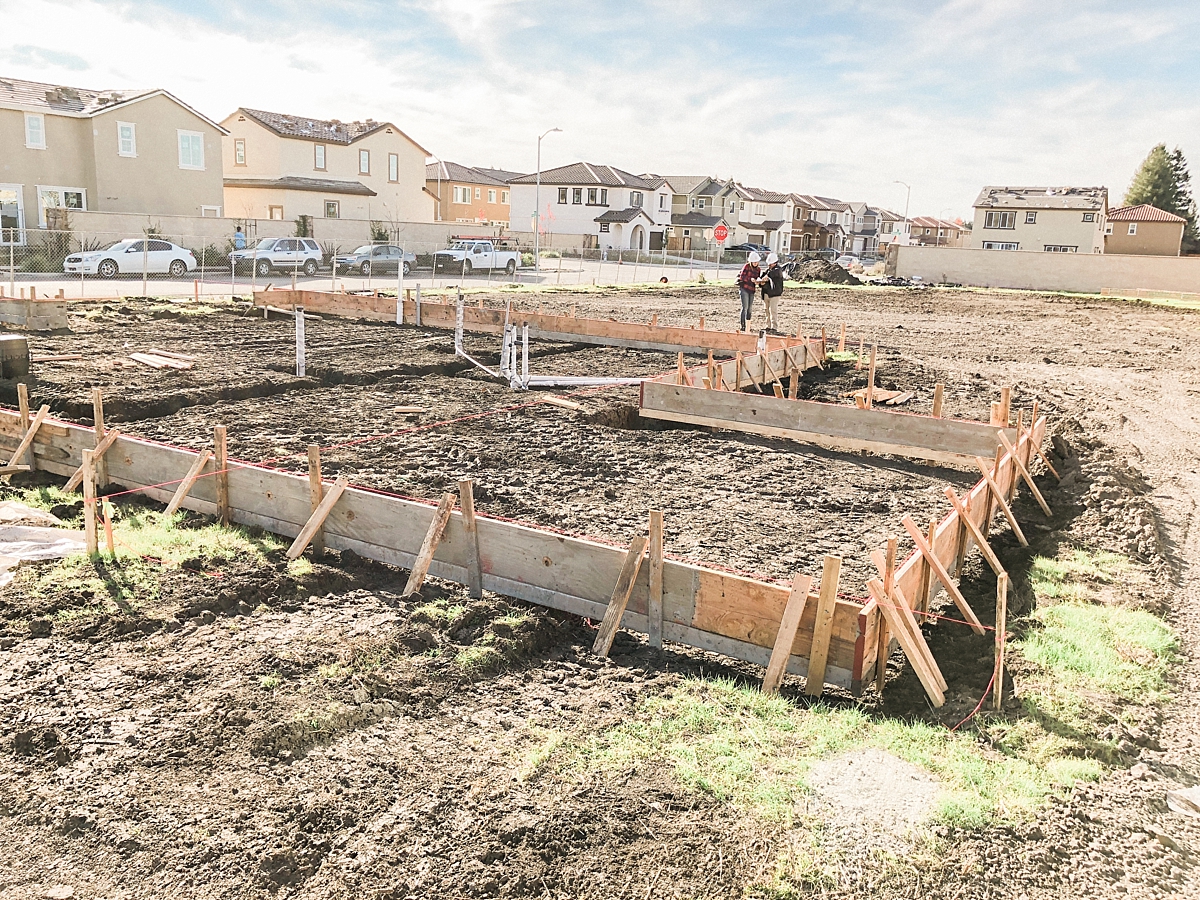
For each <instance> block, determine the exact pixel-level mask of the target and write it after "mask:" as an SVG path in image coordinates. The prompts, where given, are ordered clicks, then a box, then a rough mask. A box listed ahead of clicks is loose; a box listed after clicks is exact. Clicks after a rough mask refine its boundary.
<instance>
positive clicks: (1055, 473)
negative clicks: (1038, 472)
mask: <svg viewBox="0 0 1200 900" xmlns="http://www.w3.org/2000/svg"><path fill="white" fill-rule="evenodd" d="M1042 418H1043V419H1045V417H1044V416H1043V417H1042ZM1030 421H1031V422H1032V424H1031V425H1030V426H1029V443H1030V445H1031V446H1032V447H1033V449H1034V450H1035V451H1037V455H1038V456H1040V457H1041V458H1042V462H1043V463H1045V464H1046V468H1047V469H1049V470H1050V474H1051V475H1053V476H1054V477H1055V478H1056V479H1058V480H1059V481H1062V476H1060V475H1059V474H1058V470H1057V469H1056V468H1054V466H1052V465H1051V464H1050V460H1048V459H1046V454H1045V453H1043V452H1042V448H1041V447H1039V446H1038V444H1037V442H1036V441H1035V440H1034V439H1033V433H1034V431H1036V430H1037V412H1036V410H1035V411H1034V414H1033V416H1031V417H1030Z"/></svg>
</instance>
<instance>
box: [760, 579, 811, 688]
mask: <svg viewBox="0 0 1200 900" xmlns="http://www.w3.org/2000/svg"><path fill="white" fill-rule="evenodd" d="M811 587H812V576H811V575H797V576H796V577H795V579H794V580H793V581H792V591H791V593H790V594H788V599H787V606H785V607H784V608H783V618H782V619H781V620H780V622H779V631H777V632H776V633H775V645H774V647H773V648H772V649H771V659H770V661H769V662H768V663H767V674H766V675H764V676H763V683H762V691H763V693H764V694H773V693H775V692H776V691H778V690H779V685H780V683H781V682H782V681H783V673H784V672H786V671H787V663H788V659H789V658H790V657H791V655H792V644H794V643H795V642H796V631H797V630H798V629H799V628H800V620H801V619H802V618H803V617H804V605H805V604H806V603H807V602H808V591H809V589H810V588H811ZM809 675H810V676H811V675H812V672H811V670H810V671H809Z"/></svg>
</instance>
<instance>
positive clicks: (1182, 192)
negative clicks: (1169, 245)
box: [1125, 144, 1200, 253]
mask: <svg viewBox="0 0 1200 900" xmlns="http://www.w3.org/2000/svg"><path fill="white" fill-rule="evenodd" d="M1191 181H1192V176H1191V174H1190V173H1189V172H1188V166H1187V160H1186V159H1184V156H1183V151H1182V150H1180V149H1179V148H1178V147H1176V148H1175V149H1174V150H1171V151H1168V150H1167V145H1166V144H1157V145H1156V146H1155V147H1154V148H1153V149H1152V150H1151V151H1150V154H1149V155H1148V156H1147V157H1146V159H1145V160H1144V161H1143V162H1142V166H1141V168H1140V169H1138V171H1137V174H1135V175H1134V176H1133V181H1132V182H1130V184H1129V190H1128V191H1126V192H1125V205H1126V206H1137V205H1138V204H1140V203H1149V204H1150V205H1151V206H1155V207H1158V208H1159V209H1165V210H1166V211H1167V212H1170V213H1174V214H1175V215H1177V216H1183V218H1185V219H1187V224H1185V225H1184V227H1183V252H1184V253H1192V252H1195V251H1196V250H1197V249H1198V248H1200V236H1198V235H1197V232H1196V201H1195V200H1194V199H1192V188H1191Z"/></svg>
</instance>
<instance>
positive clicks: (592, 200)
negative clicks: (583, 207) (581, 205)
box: [588, 188, 599, 206]
mask: <svg viewBox="0 0 1200 900" xmlns="http://www.w3.org/2000/svg"><path fill="white" fill-rule="evenodd" d="M598 194H599V191H597V190H596V189H595V188H588V205H589V206H595V205H596V198H597V196H598Z"/></svg>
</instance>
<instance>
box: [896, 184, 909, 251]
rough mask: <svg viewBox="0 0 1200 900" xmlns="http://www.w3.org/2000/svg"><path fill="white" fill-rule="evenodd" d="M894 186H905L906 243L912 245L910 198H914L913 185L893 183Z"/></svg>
mask: <svg viewBox="0 0 1200 900" xmlns="http://www.w3.org/2000/svg"><path fill="white" fill-rule="evenodd" d="M892 184H903V185H904V234H905V238H904V242H905V243H906V244H910V243H912V233H911V232H910V230H909V225H908V198H909V197H911V196H912V185H911V184H906V183H905V182H903V181H893V182H892Z"/></svg>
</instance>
